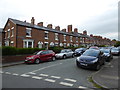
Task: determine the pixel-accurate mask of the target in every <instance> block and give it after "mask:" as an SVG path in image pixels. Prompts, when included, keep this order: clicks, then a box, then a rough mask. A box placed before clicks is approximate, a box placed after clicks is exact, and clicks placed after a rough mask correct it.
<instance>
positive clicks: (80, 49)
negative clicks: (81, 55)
mask: <svg viewBox="0 0 120 90" xmlns="http://www.w3.org/2000/svg"><path fill="white" fill-rule="evenodd" d="M82 50H83V49H82V48H79V49H76V50H75V51H82Z"/></svg>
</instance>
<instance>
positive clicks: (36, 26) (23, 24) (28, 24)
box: [9, 18, 89, 38]
mask: <svg viewBox="0 0 120 90" xmlns="http://www.w3.org/2000/svg"><path fill="white" fill-rule="evenodd" d="M9 20H10V21H11V22H13V23H14V24H16V25H21V26H27V27H30V28H35V29H38V30H41V29H42V30H45V31H51V32H55V33H60V34H66V35H71V36H78V37H88V38H89V36H88V35H83V34H80V33H75V32H72V33H68V32H63V31H60V30H56V29H51V28H47V27H44V26H43V27H42V26H38V25H32V24H31V23H28V22H24V21H20V20H16V19H12V18H9Z"/></svg>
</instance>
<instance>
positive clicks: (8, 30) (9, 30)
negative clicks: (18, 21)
mask: <svg viewBox="0 0 120 90" xmlns="http://www.w3.org/2000/svg"><path fill="white" fill-rule="evenodd" d="M7 33H8V38H10V29H8V32H7Z"/></svg>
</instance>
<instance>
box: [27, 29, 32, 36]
mask: <svg viewBox="0 0 120 90" xmlns="http://www.w3.org/2000/svg"><path fill="white" fill-rule="evenodd" d="M31 32H32V29H31V28H26V37H31Z"/></svg>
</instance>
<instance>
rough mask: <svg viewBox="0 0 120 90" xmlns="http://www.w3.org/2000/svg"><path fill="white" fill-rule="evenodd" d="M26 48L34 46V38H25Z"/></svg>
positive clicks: (24, 44)
mask: <svg viewBox="0 0 120 90" xmlns="http://www.w3.org/2000/svg"><path fill="white" fill-rule="evenodd" d="M23 47H24V48H33V40H29V39H28V40H23Z"/></svg>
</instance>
